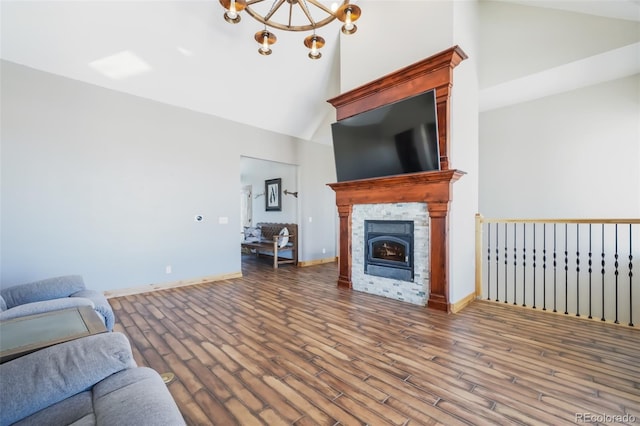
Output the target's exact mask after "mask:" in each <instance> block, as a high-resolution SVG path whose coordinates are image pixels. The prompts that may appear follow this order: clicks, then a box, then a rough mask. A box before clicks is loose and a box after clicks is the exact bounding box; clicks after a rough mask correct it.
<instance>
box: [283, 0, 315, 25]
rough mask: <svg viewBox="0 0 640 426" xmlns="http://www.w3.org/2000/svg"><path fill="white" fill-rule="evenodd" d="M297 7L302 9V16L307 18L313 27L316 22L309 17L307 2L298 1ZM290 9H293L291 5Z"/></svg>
mask: <svg viewBox="0 0 640 426" xmlns="http://www.w3.org/2000/svg"><path fill="white" fill-rule="evenodd" d="M298 5H299V6H300V9H302V11H303V12H304V14H305V15H306V16H307V19H308V20H309V23H310V24H311V25H314V26H315V25H316V22H315V21H314V20H313V18H312V17H311V12H309V8H308V7H307V2H306V1H305V0H300V1H298ZM291 7H293V4H292V5H291ZM289 18H291V15H289Z"/></svg>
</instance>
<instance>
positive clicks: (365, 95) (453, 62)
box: [328, 46, 467, 312]
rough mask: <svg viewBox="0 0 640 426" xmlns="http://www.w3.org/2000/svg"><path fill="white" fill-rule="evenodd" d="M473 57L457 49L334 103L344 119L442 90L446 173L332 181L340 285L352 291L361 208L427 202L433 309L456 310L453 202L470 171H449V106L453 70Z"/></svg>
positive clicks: (440, 125)
mask: <svg viewBox="0 0 640 426" xmlns="http://www.w3.org/2000/svg"><path fill="white" fill-rule="evenodd" d="M466 58H467V55H466V54H465V53H464V52H463V51H462V49H461V48H460V47H458V46H454V47H452V48H450V49H447V50H445V51H443V52H440V53H438V54H436V55H433V56H431V57H429V58H426V59H424V60H422V61H419V62H416V63H415V64H413V65H410V66H408V67H405V68H402V69H400V70H398V71H396V72H394V73H391V74H388V75H386V76H384V77H382V78H380V79H378V80H375V81H372V82H370V83H368V84H365V85H364V86H361V87H358V88H356V89H353V90H351V91H349V92H346V93H343V94H342V95H340V96H337V97H335V98H333V99H329V101H328V102H330V103H331V104H332V105H333V106H334V107H335V108H336V115H337V118H338V120H342V119H344V118H348V117H351V116H353V115H356V114H359V113H362V112H365V111H369V110H371V109H374V108H377V107H380V106H383V105H386V104H390V103H393V102H396V101H399V100H402V99H405V98H408V97H411V96H414V95H417V94H420V93H424V92H426V91H428V90H431V89H435V91H436V108H437V114H438V140H439V147H440V170H439V171H433V172H424V173H414V174H406V175H398V176H389V177H382V178H374V179H362V180H356V181H348V182H339V183H332V184H329V186H330V187H331V188H332V189H333V190H334V191H335V192H336V205H337V206H338V216H339V218H340V265H339V277H338V286H341V287H347V288H351V287H352V283H351V266H352V260H351V239H352V235H351V234H352V229H351V214H352V211H353V206H354V205H355V204H378V203H403V202H425V203H426V204H427V210H428V212H429V220H430V223H429V230H430V231H429V232H430V237H429V277H430V280H429V285H430V291H429V299H428V302H427V306H429V307H432V308H435V309H439V310H443V311H447V312H448V311H450V306H449V278H448V274H449V236H448V234H449V219H448V217H449V204H450V202H451V195H452V188H451V186H452V184H453V182H455V181H456V180H458V179H459V178H460V177H461V176H462V175H463V174H464V172H462V171H460V170H455V169H450V168H449V121H450V120H449V102H450V93H451V87H452V86H453V68H455V67H456V66H457V65H458V64H459V63H460V62H462V61H463V60H464V59H466Z"/></svg>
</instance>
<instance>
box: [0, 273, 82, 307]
mask: <svg viewBox="0 0 640 426" xmlns="http://www.w3.org/2000/svg"><path fill="white" fill-rule="evenodd" d="M85 288H86V287H85V285H84V280H83V279H82V276H80V275H65V276H62V277H55V278H47V279H45V280H40V281H34V282H31V283H27V284H20V285H16V286H13V287H8V288H4V289H2V291H1V292H0V294H1V295H2V297H3V298H4V300H5V302H6V304H7V308H9V309H10V308H13V307H14V306H18V305H24V304H25V303H32V302H41V301H43V300H51V299H59V298H62V297H69V296H70V295H71V294H73V293H75V292H78V291H80V290H84V289H85Z"/></svg>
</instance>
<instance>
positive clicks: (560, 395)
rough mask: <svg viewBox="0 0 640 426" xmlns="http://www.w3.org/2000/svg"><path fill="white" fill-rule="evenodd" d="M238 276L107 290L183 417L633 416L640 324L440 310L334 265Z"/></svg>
mask: <svg viewBox="0 0 640 426" xmlns="http://www.w3.org/2000/svg"><path fill="white" fill-rule="evenodd" d="M243 274H244V277H243V278H239V279H232V280H227V281H220V282H215V283H211V284H201V285H195V286H191V287H185V288H179V289H171V290H163V291H158V292H154V293H147V294H140V295H133V296H126V297H120V298H114V299H110V302H111V304H112V306H113V307H114V310H115V313H116V318H117V322H116V328H115V329H116V331H121V332H123V333H125V334H126V335H127V336H128V337H129V339H130V340H131V343H132V346H133V348H134V354H135V358H136V360H137V362H138V363H139V364H140V365H147V366H150V367H152V368H154V369H156V370H157V371H159V372H161V373H162V372H167V371H171V372H174V373H175V375H176V379H175V380H174V381H173V382H172V383H170V384H169V385H168V386H169V390H170V391H171V393H172V395H173V396H174V398H175V400H176V402H177V403H178V406H179V407H180V410H181V411H182V413H183V415H184V417H185V419H186V421H187V423H188V424H190V425H234V424H238V425H260V424H265V425H300V426H303V425H362V424H368V425H387V424H389V425H432V424H443V425H462V424H478V425H485V424H492V425H493V424H504V425H512V424H540V425H562V424H575V423H594V422H592V421H586V420H595V421H596V422H597V423H601V424H615V423H628V424H633V423H634V422H636V423H640V361H639V359H640V358H639V357H640V334H639V333H640V331H639V330H636V329H631V328H625V327H621V326H615V325H611V324H603V323H599V322H597V321H585V320H579V319H575V318H572V317H560V316H557V315H550V314H544V313H541V312H537V311H533V310H528V309H523V308H517V307H512V306H509V305H502V304H493V303H489V302H474V303H472V304H471V305H470V306H469V307H467V308H465V309H464V310H463V311H461V312H460V313H458V314H453V315H447V314H445V313H442V312H438V311H433V310H429V309H427V308H424V307H419V306H414V305H411V304H408V303H403V302H398V301H394V300H390V299H386V298H382V297H378V296H372V295H368V294H364V293H359V292H354V291H348V290H343V289H338V288H337V287H336V279H337V267H336V265H335V264H326V265H318V266H313V267H308V268H295V267H291V266H285V267H282V268H280V269H278V270H273V269H271V268H270V267H269V265H268V263H267V261H264V262H263V263H261V262H260V260H253V259H252V258H247V259H246V262H244V264H243ZM625 415H626V417H624V416H625ZM589 416H592V417H589ZM598 416H599V417H598ZM603 416H604V417H603ZM606 416H609V417H606ZM616 416H618V417H616Z"/></svg>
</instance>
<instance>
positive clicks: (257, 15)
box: [220, 0, 360, 59]
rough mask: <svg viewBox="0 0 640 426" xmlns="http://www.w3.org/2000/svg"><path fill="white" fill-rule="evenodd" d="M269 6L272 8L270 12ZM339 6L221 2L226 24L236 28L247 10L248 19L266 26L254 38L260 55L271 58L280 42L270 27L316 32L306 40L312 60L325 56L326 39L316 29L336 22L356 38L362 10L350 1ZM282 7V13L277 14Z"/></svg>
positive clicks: (281, 0)
mask: <svg viewBox="0 0 640 426" xmlns="http://www.w3.org/2000/svg"><path fill="white" fill-rule="evenodd" d="M269 2H271V7H270V8H268V9H267V7H268V3H269ZM338 3H339V2H337V3H335V4H334V6H333V7H331V8H328V7H327V6H325V5H323V4H322V3H320V2H319V1H318V0H273V1H271V0H220V4H221V5H222V7H224V8H225V12H224V19H225V21H227V22H229V23H231V24H237V23H238V22H240V12H242V11H243V10H244V11H246V12H247V13H248V14H249V16H251V17H252V18H254V19H255V20H257V21H259V22H261V23H262V24H264V29H263V30H261V31H258V32H257V33H256V34H255V36H254V39H255V40H256V42H258V44H259V45H260V48H259V49H258V53H260V54H261V55H270V54H271V45H273V44H274V43H275V42H276V40H277V38H276V36H275V34H273V33H272V32H271V31H269V30H268V29H267V26H269V27H271V28H277V29H279V30H283V31H313V34H311V35H309V36H307V37H305V39H304V45H305V46H306V47H307V48H308V49H309V58H311V59H319V58H320V57H321V56H322V53H320V50H319V49H321V48H322V47H323V46H324V43H325V41H324V38H322V37H320V36H319V35H317V34H316V29H317V28H320V27H324V26H325V25H327V24H328V23H330V22H332V21H333V20H334V19H336V18H337V19H338V20H339V21H340V22H342V23H343V25H342V32H343V33H344V34H353V33H355V32H356V30H357V29H358V27H356V25H355V24H354V22H355V21H356V20H358V18H359V17H360V8H359V7H358V6H356V5H355V4H351V3H349V0H344V1H342V4H341V5H339V6H338ZM260 6H262V9H260ZM283 6H284V7H283ZM281 7H283V10H282V11H281V12H279V13H278V11H279V10H280V8H281ZM276 14H277V15H278V16H277V18H276ZM296 18H298V19H297V20H296ZM316 18H317V19H316ZM277 19H280V21H278V20H277Z"/></svg>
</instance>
